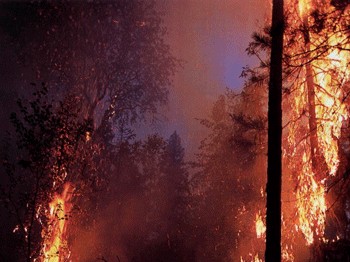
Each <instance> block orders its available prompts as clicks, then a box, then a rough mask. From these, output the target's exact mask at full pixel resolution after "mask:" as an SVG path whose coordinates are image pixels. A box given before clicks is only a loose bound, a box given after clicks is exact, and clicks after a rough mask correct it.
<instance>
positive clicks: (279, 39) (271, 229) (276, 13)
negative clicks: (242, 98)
mask: <svg viewBox="0 0 350 262" xmlns="http://www.w3.org/2000/svg"><path fill="white" fill-rule="evenodd" d="M283 31H284V14H283V0H273V7H272V28H271V36H272V45H271V65H270V81H269V102H268V153H267V154H268V156H267V157H268V160H267V185H266V193H267V204H266V251H265V261H266V262H277V261H281V188H282V54H283Z"/></svg>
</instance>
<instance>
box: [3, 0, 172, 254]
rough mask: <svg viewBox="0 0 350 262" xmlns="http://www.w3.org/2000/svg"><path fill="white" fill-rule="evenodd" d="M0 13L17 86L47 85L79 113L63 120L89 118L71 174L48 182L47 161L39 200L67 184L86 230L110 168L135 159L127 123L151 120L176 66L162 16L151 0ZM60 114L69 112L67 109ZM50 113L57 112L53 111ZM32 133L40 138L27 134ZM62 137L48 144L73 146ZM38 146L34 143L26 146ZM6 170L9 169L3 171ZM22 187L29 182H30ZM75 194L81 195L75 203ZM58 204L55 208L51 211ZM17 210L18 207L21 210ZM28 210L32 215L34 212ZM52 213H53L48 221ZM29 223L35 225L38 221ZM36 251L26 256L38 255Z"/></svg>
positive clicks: (17, 7)
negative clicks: (12, 54)
mask: <svg viewBox="0 0 350 262" xmlns="http://www.w3.org/2000/svg"><path fill="white" fill-rule="evenodd" d="M0 7H1V13H2V22H3V23H1V27H2V29H3V32H4V35H5V39H6V41H7V43H9V44H11V47H12V48H14V50H16V55H17V57H16V62H18V65H19V68H21V69H22V71H21V72H18V75H21V76H22V81H23V82H25V83H26V82H27V81H28V79H35V81H45V82H48V83H49V85H50V86H51V87H52V89H55V92H56V94H55V95H56V99H57V98H58V99H57V100H62V99H61V98H64V97H70V98H74V99H73V100H74V102H72V103H73V104H75V105H76V106H77V108H79V111H75V109H72V110H73V111H72V112H74V113H75V115H74V116H73V115H69V117H67V119H70V120H69V121H76V123H78V122H79V123H80V121H82V122H84V121H85V120H84V119H90V120H91V122H89V123H92V127H91V129H89V131H88V132H86V133H85V134H83V135H82V137H81V139H82V140H84V141H85V143H82V144H80V145H81V146H80V145H79V146H77V149H76V150H73V151H70V153H71V154H72V156H71V157H72V158H71V159H70V160H69V161H71V160H73V159H74V158H75V157H77V158H79V159H80V160H81V161H76V162H74V161H73V164H72V165H70V167H71V169H73V168H74V172H68V171H67V170H66V171H65V172H67V174H66V176H67V177H66V178H65V179H63V178H60V176H55V177H52V176H51V173H50V172H48V171H49V170H50V168H49V165H50V163H49V162H47V163H46V164H47V166H45V168H46V170H45V171H43V176H47V179H49V178H50V177H51V178H52V181H51V180H50V183H51V182H52V183H54V185H55V186H54V187H52V186H51V187H49V186H48V187H47V190H48V191H50V189H51V191H50V193H48V195H47V197H46V199H45V201H46V202H45V201H44V200H43V201H44V202H45V203H47V204H48V200H49V199H50V197H52V196H53V195H54V194H55V193H56V195H57V196H63V195H65V194H64V192H65V191H64V190H63V184H62V183H63V181H69V182H70V188H71V189H70V190H69V191H74V198H73V199H72V202H74V203H75V204H76V205H77V206H79V207H80V214H79V218H80V219H72V220H74V223H75V222H76V223H77V224H79V223H80V226H81V227H85V228H91V227H92V225H93V224H94V223H93V222H94V220H95V216H94V215H95V213H97V212H88V211H87V210H88V209H89V210H94V211H96V210H97V209H98V208H99V207H100V205H102V204H103V199H104V197H105V196H104V194H105V193H106V192H109V191H110V188H106V189H104V190H102V189H101V188H102V187H104V186H105V187H107V186H108V185H109V186H111V183H108V182H111V181H112V182H115V183H116V184H118V183H119V182H120V180H118V179H122V176H119V174H118V173H117V172H115V167H116V163H118V162H119V163H120V162H121V161H123V160H125V159H131V158H133V157H134V155H133V154H134V153H135V151H134V149H135V148H136V147H137V145H136V143H134V142H132V140H133V139H134V137H135V135H134V131H133V125H134V124H135V123H137V122H139V121H144V120H145V119H148V118H152V119H153V120H154V119H155V118H156V114H157V111H158V108H159V107H160V106H162V105H164V104H165V103H166V101H167V94H168V89H167V88H168V87H169V86H170V84H171V75H172V74H173V72H174V70H175V68H176V66H177V65H178V61H177V60H176V59H175V58H174V57H173V56H172V55H171V53H170V49H169V46H168V45H167V44H166V43H165V34H166V28H165V27H164V26H163V23H162V18H161V14H160V13H159V12H158V11H157V8H156V6H155V1H139V0H132V1H129V0H118V1H111V2H105V1H97V2H96V1H94V2H84V3H80V2H79V3H77V2H75V1H50V2H45V1H44V2H23V3H19V2H12V1H10V2H4V3H1V5H0ZM33 28H35V30H33ZM19 43H20V44H19ZM32 81H33V80H32ZM52 96H54V95H52ZM24 110H26V108H24ZM66 111H67V112H66V113H69V110H68V109H67V110H66ZM49 113H50V114H52V115H55V114H57V112H56V111H52V112H51V111H50V112H49ZM40 117H41V116H38V117H37V118H40ZM42 117H44V115H43V116H42ZM70 117H72V118H70ZM45 119H46V118H43V119H41V120H40V119H39V120H38V121H42V123H37V124H41V125H44V126H45V125H47V123H46V122H44V121H46V120H45ZM73 119H75V120H73ZM67 121H68V120H67ZM19 122H20V121H19ZM33 128H34V127H33ZM89 128H90V127H89ZM66 131H67V132H70V134H69V135H68V137H70V135H71V134H72V135H73V134H74V130H73V128H72V130H71V129H69V130H66ZM37 135H39V136H40V134H37V133H34V134H33V136H37ZM52 136H54V134H53V135H52ZM66 136H67V135H66V134H62V137H61V138H55V139H56V140H57V141H58V140H59V141H61V142H62V143H63V144H62V145H61V146H62V148H65V149H66V148H67V147H70V144H69V143H71V142H72V141H68V140H67V141H66V140H64V139H65V138H66ZM79 138H80V137H79ZM27 139H29V138H28V137H27ZM55 139H52V141H56V140H55ZM60 139H61V140H60ZM37 140H38V137H36V140H33V142H34V141H37ZM82 140H78V139H76V140H73V142H77V143H78V142H79V143H80V142H81V141H82ZM50 142H51V141H50ZM73 142H72V143H73ZM28 143H29V141H28ZM64 143H68V144H67V145H65V144H64ZM49 145H51V144H49ZM38 152H39V151H38ZM42 161H43V162H45V161H44V159H42ZM51 168H54V167H53V166H52V167H51ZM66 169H67V168H66ZM11 170H12V169H11V167H10V165H9V166H8V171H9V172H11ZM135 170H137V164H135V165H130V170H129V171H130V172H134V171H135ZM60 172H61V173H62V172H63V171H60ZM63 173H64V172H63ZM64 174H65V173H64ZM134 174H137V172H134ZM113 176H115V177H113ZM51 178H50V179H51ZM137 178H139V176H135V177H133V176H131V175H130V177H128V181H129V182H135V181H134V180H133V179H135V180H137ZM56 179H58V180H57V181H56ZM60 179H61V180H60ZM102 181H103V182H105V183H102ZM27 182H28V183H29V184H30V182H33V180H32V181H30V180H28V181H27ZM136 182H137V183H139V181H136ZM50 183H48V184H50ZM139 184H140V183H139ZM111 187H113V186H111ZM116 188H119V189H120V187H117V186H116ZM106 194H107V193H106ZM15 195H16V194H13V195H12V196H15ZM82 195H84V196H85V197H84V198H82V197H79V196H82ZM39 202H40V201H39ZM39 202H38V203H39ZM44 202H42V203H44ZM40 203H41V202H40ZM60 203H61V202H59V203H58V206H57V208H56V211H57V212H58V213H60V209H61V206H62V205H61V204H60ZM21 208H24V209H25V206H21ZM21 208H20V209H21ZM32 209H33V210H34V209H35V210H36V206H35V205H34V206H33V207H32ZM53 209H54V208H53ZM42 210H43V209H42ZM57 212H55V211H54V210H53V215H54V216H55V214H56V215H57ZM31 213H32V214H34V213H33V211H31ZM47 215H48V217H50V215H49V214H47ZM57 216H58V217H59V218H60V217H61V215H57ZM48 219H49V218H47V220H48ZM33 221H34V222H35V223H38V221H39V220H38V218H35V219H34V220H33ZM44 222H45V223H46V221H44ZM81 224H83V225H84V226H82V225H81ZM23 228H25V227H24V226H23ZM23 230H24V229H23ZM35 232H38V231H37V230H35ZM71 233H72V236H71V239H73V240H75V239H77V237H76V236H77V234H76V233H75V232H73V231H71ZM39 235H40V234H39ZM36 249H37V250H39V249H40V248H36ZM38 252H39V251H35V255H33V254H31V255H30V256H32V257H34V256H37V254H38ZM28 256H29V255H28Z"/></svg>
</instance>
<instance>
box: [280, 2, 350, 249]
mask: <svg viewBox="0 0 350 262" xmlns="http://www.w3.org/2000/svg"><path fill="white" fill-rule="evenodd" d="M316 2H317V1H316V0H301V1H299V2H298V9H299V16H300V17H301V18H302V20H301V21H302V23H304V25H305V26H309V24H308V23H309V17H310V14H311V12H312V11H313V9H314V6H316V4H317V3H316ZM318 4H321V3H318ZM323 8H329V9H330V8H332V7H331V6H330V5H329V4H328V6H325V5H323ZM325 30H327V29H325ZM333 31H334V32H333ZM336 32H338V33H336ZM307 34H308V38H309V43H307V44H306V45H305V46H304V47H302V48H304V50H303V51H304V52H305V53H311V52H310V51H311V50H315V49H316V48H317V47H318V46H320V45H321V43H324V42H325V43H326V44H327V47H328V50H327V52H325V54H323V56H322V59H318V58H317V57H316V55H314V57H311V54H310V55H309V56H307V57H306V61H307V62H306V64H309V66H310V68H311V70H310V71H312V74H313V75H312V76H311V77H312V79H311V81H313V83H314V84H315V89H314V92H313V96H314V99H315V107H314V110H315V116H316V126H317V130H316V131H317V132H316V133H317V135H316V137H317V143H318V146H319V149H320V154H321V156H322V158H324V162H325V163H326V168H325V169H327V170H320V168H319V169H318V172H316V173H315V169H313V167H312V161H313V159H312V153H314V152H312V149H311V146H310V144H311V143H310V142H309V139H310V138H309V135H308V134H310V133H311V129H310V126H308V118H309V117H310V114H311V113H310V112H307V110H306V108H308V106H309V103H310V102H309V99H310V98H309V97H308V88H309V87H308V85H307V84H308V83H307V82H308V81H309V80H310V79H309V80H308V79H307V77H308V73H307V69H306V65H305V66H304V67H303V69H302V73H301V77H299V79H298V80H297V81H296V82H295V83H294V85H295V88H294V90H293V93H292V94H291V95H290V97H289V102H290V104H291V109H292V113H291V116H290V118H291V119H295V121H292V122H293V123H291V124H290V125H289V127H288V129H289V130H288V138H287V141H288V142H287V144H288V145H286V147H287V148H286V151H287V152H288V153H287V154H286V156H287V157H288V160H289V166H290V168H291V169H292V170H294V171H295V172H294V174H295V175H296V177H297V179H296V183H297V186H296V192H295V195H296V207H297V217H298V219H297V224H296V229H297V230H298V231H301V232H302V234H303V235H304V238H305V240H306V243H307V245H311V244H312V243H314V241H315V239H323V236H324V230H325V221H326V210H327V203H326V191H327V190H326V187H325V181H327V179H328V178H329V177H330V176H334V175H336V173H337V171H338V168H339V163H340V160H339V148H338V141H339V138H340V136H341V128H342V125H343V123H344V121H345V120H347V119H348V115H349V112H348V110H347V108H346V106H345V105H344V97H345V94H344V92H343V90H342V86H343V85H344V83H346V81H349V73H348V68H347V67H348V64H349V61H350V56H349V54H348V53H349V52H346V51H343V50H344V49H348V48H349V44H345V45H344V44H343V43H346V42H347V41H346V39H347V35H345V34H342V33H341V30H334V29H333V30H332V32H327V33H325V34H323V35H322V34H316V33H313V32H312V31H309V32H308V33H307ZM305 41H306V40H305ZM339 45H342V47H343V48H342V49H340V48H338V47H339ZM291 53H297V52H296V51H294V50H291ZM301 116H304V118H302V117H301ZM298 170H300V171H298Z"/></svg>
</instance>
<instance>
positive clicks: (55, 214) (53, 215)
mask: <svg viewBox="0 0 350 262" xmlns="http://www.w3.org/2000/svg"><path fill="white" fill-rule="evenodd" d="M69 189H70V185H69V184H65V186H64V189H63V192H62V194H61V195H58V194H56V195H55V196H54V198H53V200H52V201H51V203H50V204H49V206H50V212H49V214H48V219H49V224H48V225H49V227H48V228H47V229H46V230H45V232H43V237H44V248H43V261H44V262H60V261H66V260H65V259H67V258H68V257H69V251H68V248H67V241H66V229H67V219H68V213H69V211H70V210H69V209H70V207H69V203H68V202H69V200H70V198H71V195H70V194H69Z"/></svg>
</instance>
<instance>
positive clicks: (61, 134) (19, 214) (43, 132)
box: [1, 84, 91, 261]
mask: <svg viewBox="0 0 350 262" xmlns="http://www.w3.org/2000/svg"><path fill="white" fill-rule="evenodd" d="M33 96H34V99H33V100H31V101H25V100H23V99H18V107H19V113H18V114H17V113H13V114H12V115H11V121H12V123H13V125H14V141H15V142H16V146H17V149H18V150H16V149H15V148H11V150H16V151H13V152H11V150H10V151H8V155H7V156H5V158H4V159H5V160H4V167H5V170H6V174H7V177H6V178H3V180H2V184H1V199H2V202H3V203H4V204H5V207H6V208H7V209H8V211H9V214H11V221H12V223H14V224H13V225H12V226H13V233H14V234H15V235H16V236H18V239H19V243H20V245H19V247H17V248H18V249H19V250H20V252H18V254H19V256H20V257H22V258H23V259H24V258H25V260H26V261H33V260H34V259H37V258H38V257H42V256H43V257H44V258H47V256H54V257H56V256H57V254H58V253H59V252H63V250H62V249H61V246H60V244H58V243H57V240H56V241H54V242H56V243H50V241H48V240H47V239H46V238H47V234H45V232H47V231H48V232H50V234H51V229H49V228H50V227H54V226H53V223H56V222H55V221H54V220H53V219H49V215H48V213H49V212H52V214H55V216H56V218H57V219H58V220H61V221H65V220H66V217H65V216H66V215H67V214H66V212H64V210H62V211H63V213H64V214H62V216H61V215H58V213H57V212H59V211H57V208H60V209H63V208H64V207H63V205H64V203H62V200H61V201H59V202H58V203H54V202H52V204H51V207H50V208H51V209H53V210H51V211H49V207H48V206H49V202H51V201H55V200H54V199H55V192H58V191H60V190H62V188H63V185H64V184H65V183H66V181H69V180H72V174H71V171H72V169H73V166H74V165H76V162H77V161H79V160H78V157H77V154H76V151H77V149H78V148H79V147H80V144H81V143H83V142H84V141H85V137H86V133H88V132H90V131H91V126H90V124H89V121H83V120H82V121H80V120H79V119H78V118H77V114H78V111H77V108H76V107H75V100H74V98H67V100H65V101H64V102H60V103H59V102H57V103H54V102H51V103H50V102H49V101H50V100H49V98H48V89H47V87H46V86H45V85H44V84H43V86H42V88H41V89H39V90H38V91H37V92H35V93H34V94H33ZM11 138H12V137H10V139H11ZM14 152H15V153H14ZM67 194H70V193H69V192H68V189H65V195H67ZM59 206H60V207H59ZM59 213H62V212H59ZM52 214H51V215H52ZM58 223H61V222H58ZM41 233H43V235H42V234H41ZM49 244H51V245H54V244H58V246H56V247H55V249H56V251H54V252H53V251H52V250H51V251H47V252H46V250H48V249H49V250H50V249H52V248H53V247H52V246H49ZM43 245H45V246H44V247H43ZM42 252H44V254H42ZM9 255H10V256H13V254H12V253H10V254H9ZM8 259H13V257H9V258H8Z"/></svg>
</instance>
